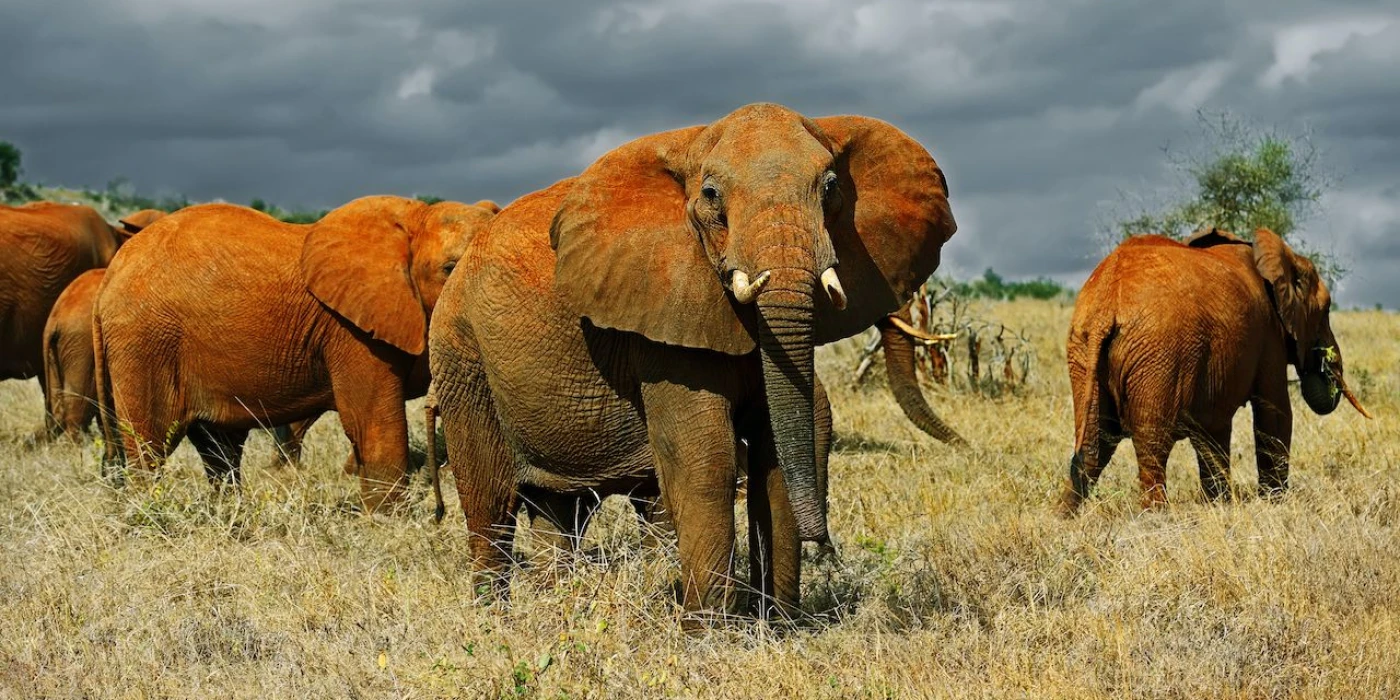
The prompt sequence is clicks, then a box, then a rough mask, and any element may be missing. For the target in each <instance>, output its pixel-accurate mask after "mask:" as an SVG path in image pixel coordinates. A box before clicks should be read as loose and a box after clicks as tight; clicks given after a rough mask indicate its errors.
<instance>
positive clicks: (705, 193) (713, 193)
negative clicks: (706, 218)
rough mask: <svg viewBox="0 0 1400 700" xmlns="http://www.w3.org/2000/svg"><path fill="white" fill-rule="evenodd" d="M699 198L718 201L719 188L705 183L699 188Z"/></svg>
mask: <svg viewBox="0 0 1400 700" xmlns="http://www.w3.org/2000/svg"><path fill="white" fill-rule="evenodd" d="M700 196H702V197H704V198H705V199H708V200H710V201H712V202H713V201H714V200H716V199H719V188H718V187H715V186H714V185H713V184H710V183H708V182H707V183H705V184H704V185H703V186H702V187H701V188H700Z"/></svg>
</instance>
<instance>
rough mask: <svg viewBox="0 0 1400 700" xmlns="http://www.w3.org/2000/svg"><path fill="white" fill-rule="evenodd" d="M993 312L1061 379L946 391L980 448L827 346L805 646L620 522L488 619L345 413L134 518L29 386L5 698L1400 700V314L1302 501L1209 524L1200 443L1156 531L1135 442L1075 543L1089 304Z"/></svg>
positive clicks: (1332, 422)
mask: <svg viewBox="0 0 1400 700" xmlns="http://www.w3.org/2000/svg"><path fill="white" fill-rule="evenodd" d="M981 312H982V313H983V314H984V315H989V316H994V317H997V318H999V319H1002V320H1004V321H1005V322H1006V323H1007V324H1008V325H1011V326H1013V327H1017V328H1025V329H1026V330H1028V331H1029V333H1030V334H1031V336H1032V337H1033V338H1034V339H1035V340H1036V343H1037V356H1038V364H1037V366H1036V370H1035V372H1034V374H1033V375H1032V377H1031V381H1030V384H1029V385H1028V387H1027V388H1026V389H1025V391H1024V392H1022V395H1020V396H1007V397H1004V398H999V399H987V398H979V397H973V396H967V395H960V394H954V393H950V392H947V391H941V390H938V391H932V392H931V398H932V400H933V401H934V403H935V405H936V406H937V407H938V408H939V409H940V410H941V412H942V414H943V415H944V417H945V418H946V419H947V420H948V421H949V422H950V423H951V424H952V425H953V426H955V427H956V428H957V429H958V430H960V431H961V432H962V433H963V434H964V435H966V436H967V437H968V438H969V439H970V440H972V441H973V442H974V443H975V445H976V448H975V449H974V450H972V451H970V452H966V453H958V452H955V451H953V450H950V449H948V448H947V447H944V446H943V445H940V444H938V443H935V442H934V441H932V440H931V439H929V438H927V437H925V436H923V435H922V434H921V433H918V432H917V431H916V430H915V429H914V428H913V427H912V426H911V425H909V424H908V423H907V422H906V421H905V419H904V417H903V415H902V414H900V412H899V409H898V408H897V407H896V406H895V404H894V401H893V399H892V398H891V397H890V395H889V393H888V391H886V390H885V387H884V379H883V374H882V373H880V372H877V373H876V374H875V375H874V376H873V377H872V378H871V380H870V381H868V382H867V383H866V385H865V386H864V387H862V388H860V389H853V388H852V384H851V378H852V376H853V373H854V372H853V370H854V365H855V362H856V356H857V354H858V349H859V342H860V341H857V340H851V341H846V342H845V343H842V344H839V345H837V346H834V347H830V348H825V349H823V350H822V351H821V352H820V353H819V368H820V371H821V375H822V377H823V379H824V381H825V382H826V383H827V385H828V386H829V387H830V388H831V394H832V403H833V404H834V408H835V413H836V421H837V430H838V435H839V440H838V444H837V448H836V451H835V453H834V455H833V461H832V493H831V518H832V531H833V534H834V536H835V537H836V539H837V542H838V546H839V548H840V556H839V559H838V560H836V561H825V562H815V561H809V562H808V563H807V565H806V566H805V567H804V607H805V609H806V611H807V612H808V613H809V614H810V618H809V619H807V620H804V621H803V622H802V623H801V624H798V625H796V626H779V625H772V626H770V625H766V624H761V623H756V622H753V621H742V622H736V623H732V624H724V625H720V626H717V627H716V628H714V629H712V630H710V631H707V632H704V633H700V634H697V635H687V634H684V633H682V632H681V631H680V629H679V625H678V623H677V620H678V617H679V616H678V613H677V610H676V608H675V605H674V603H673V602H672V601H673V597H672V595H673V594H672V592H671V582H672V581H673V579H674V578H675V577H676V576H677V574H678V566H677V561H676V554H675V550H674V547H673V546H669V545H663V546H661V547H660V548H646V547H642V546H640V544H639V532H638V529H637V526H636V524H635V521H634V520H633V519H632V518H631V516H630V514H629V513H628V512H627V511H625V510H624V509H623V507H622V505H621V504H618V503H611V502H610V503H609V506H608V508H606V509H605V511H604V513H603V516H602V517H601V519H600V521H599V522H597V523H595V525H594V527H593V528H592V529H591V530H590V533H589V536H588V539H587V542H586V545H585V547H584V550H585V551H584V553H583V554H581V555H577V556H576V555H574V554H572V553H563V552H558V551H555V550H550V549H547V548H543V547H541V546H538V544H539V542H540V541H539V540H537V539H535V538H533V537H531V536H530V535H528V534H522V535H521V537H520V539H519V540H518V549H519V550H520V552H521V553H522V556H523V558H524V559H525V562H524V564H523V567H522V568H521V569H519V570H518V571H517V575H516V577H515V579H514V584H513V591H512V600H511V602H510V603H509V605H507V606H502V605H494V606H486V605H483V604H482V603H480V602H478V601H477V599H476V597H475V595H474V592H473V591H472V589H471V586H470V585H469V584H468V580H469V579H468V576H467V574H468V568H467V562H466V554H465V553H466V546H465V543H466V538H465V534H464V532H463V530H464V525H463V522H462V518H461V512H460V510H457V509H456V508H455V504H453V505H452V506H451V507H449V511H448V513H449V519H448V520H447V521H446V522H445V523H444V524H443V525H442V526H438V525H435V524H434V523H433V521H432V518H431V509H432V505H431V499H430V498H429V497H428V494H427V489H426V486H425V485H424V483H423V479H422V477H421V476H419V477H415V482H414V488H415V492H414V498H415V505H414V506H413V507H412V509H411V510H410V511H409V513H408V514H407V515H406V516H402V517H374V518H366V517H363V516H360V515H357V514H355V512H354V510H353V508H352V504H353V502H354V499H355V493H356V486H355V484H354V482H353V481H352V480H351V478H350V477H347V476H346V475H344V474H343V473H342V472H341V469H340V465H341V463H342V460H343V459H344V457H345V454H346V452H347V451H348V449H349V447H348V443H346V441H345V439H344V437H343V435H342V434H341V433H340V431H339V428H338V426H337V425H335V423H334V421H332V420H327V421H324V423H323V424H321V425H318V426H317V427H316V429H315V430H314V431H313V433H312V436H311V439H310V440H309V442H308V448H307V464H306V465H305V466H304V467H302V468H301V469H300V470H294V469H269V468H266V467H265V463H266V462H267V461H268V460H269V459H270V457H271V452H270V450H271V447H270V441H269V440H268V438H267V436H266V435H264V434H259V435H256V436H255V437H254V438H253V440H251V441H250V445H249V452H248V455H247V458H246V460H245V470H244V471H245V476H246V489H245V491H244V492H243V494H242V495H241V496H238V497H231V496H230V497H216V496H214V495H213V494H212V492H211V489H210V488H209V487H208V485H207V484H206V482H205V481H204V477H203V474H202V471H201V470H200V468H199V465H198V461H197V458H196V457H195V455H194V452H193V450H192V449H190V448H189V447H188V446H185V447H182V448H181V449H180V451H179V452H178V453H177V456H176V458H175V459H173V460H172V463H171V466H170V469H169V472H168V473H167V475H166V477H165V478H164V479H162V480H161V481H160V482H159V485H158V486H157V487H155V488H154V489H150V490H140V489H128V490H125V491H114V490H112V489H111V488H109V487H107V486H105V485H104V484H103V483H102V481H101V480H100V479H99V477H98V469H97V465H96V461H95V454H96V446H95V445H94V444H92V443H91V442H89V443H88V444H85V445H82V446H73V445H69V444H66V443H55V444H52V445H46V446H40V447H28V446H26V445H25V444H23V438H24V436H26V435H27V434H28V433H30V432H31V431H33V430H34V428H35V427H37V426H38V425H39V424H40V421H41V413H40V400H39V393H38V386H37V384H36V383H34V382H32V381H31V382H7V383H4V384H0V601H3V606H0V697H5V698H11V697H13V698H38V697H59V698H70V697H86V698H166V697H169V698H186V697H206V696H207V697H240V698H269V697H363V698H379V697H406V698H434V697H463V698H498V697H500V698H511V697H530V698H618V697H623V698H631V697H636V698H652V697H698V698H748V697H814V698H906V697H909V698H919V697H958V698H967V697H974V698H975V697H995V698H1001V697H1035V698H1055V697H1064V698H1093V697H1229V698H1256V697H1258V698H1278V697H1313V698H1363V697H1364V698H1386V697H1389V698H1394V697H1400V472H1397V466H1400V316H1396V315H1394V314H1386V313H1382V312H1345V313H1336V314H1334V316H1333V320H1334V327H1335V329H1336V331H1337V335H1338V337H1339V339H1340V342H1341V344H1342V349H1343V352H1344V354H1345V357H1346V360H1347V366H1348V370H1349V371H1348V376H1349V378H1350V381H1351V384H1352V387H1353V388H1354V389H1355V390H1356V391H1357V393H1358V394H1359V395H1360V397H1361V399H1362V400H1363V401H1364V402H1365V403H1366V404H1367V405H1368V407H1369V408H1370V409H1371V411H1372V412H1373V413H1374V414H1375V415H1376V419H1375V420H1373V421H1366V420H1364V419H1363V418H1361V417H1360V416H1359V415H1357V414H1356V413H1355V412H1354V411H1352V410H1351V409H1350V408H1349V407H1348V406H1347V405H1346V404H1345V403H1344V404H1343V405H1342V406H1341V407H1340V408H1338V410H1337V411H1336V412H1335V413H1334V414H1333V415H1331V416H1328V417H1326V418H1321V417H1318V416H1315V415H1313V414H1311V413H1309V412H1308V411H1307V410H1306V408H1305V407H1304V406H1303V404H1302V403H1301V401H1300V400H1297V399H1296V398H1295V402H1294V407H1295V409H1294V410H1295V412H1296V422H1295V438H1294V468H1293V487H1294V488H1293V491H1292V492H1291V493H1290V495H1289V496H1288V497H1286V498H1285V499H1284V500H1283V501H1281V502H1279V503H1266V502H1260V501H1257V500H1255V499H1253V498H1252V497H1246V498H1245V499H1244V500H1243V502H1237V503H1235V504H1233V505H1227V506H1212V505H1207V504H1205V503H1203V502H1202V500H1201V497H1200V495H1199V484H1198V480H1197V477H1196V473H1195V472H1196V469H1195V461H1194V456H1193V454H1192V453H1191V451H1190V449H1189V446H1188V445H1186V444H1184V443H1183V444H1180V445H1178V447H1177V450H1176V452H1175V454H1174V456H1173V460H1172V465H1171V471H1170V475H1169V481H1168V488H1169V493H1170V496H1171V497H1172V499H1173V501H1174V505H1173V506H1172V507H1171V508H1170V509H1168V510H1167V511H1165V512H1161V513H1153V514H1147V515H1143V514H1139V513H1137V512H1136V510H1135V504H1136V502H1137V491H1136V470H1135V467H1134V465H1133V460H1132V456H1131V453H1132V451H1131V449H1126V445H1125V449H1121V450H1119V454H1118V457H1117V458H1116V459H1115V461H1114V462H1113V464H1111V465H1110V466H1109V468H1108V470H1107V472H1106V474H1105V481H1104V483H1103V486H1102V488H1101V490H1100V492H1099V496H1098V498H1097V499H1095V500H1094V501H1091V502H1090V504H1089V505H1088V508H1087V510H1086V512H1085V514H1084V515H1083V516H1081V517H1080V518H1078V519H1076V520H1073V521H1062V520H1059V519H1057V518H1055V517H1054V516H1053V515H1052V513H1051V508H1050V505H1051V503H1052V499H1053V496H1054V494H1055V493H1056V492H1057V490H1058V488H1059V485H1060V480H1061V479H1062V478H1063V476H1064V473H1065V470H1066V465H1067V460H1068V457H1069V451H1070V443H1071V438H1072V434H1071V433H1072V431H1071V423H1072V415H1071V409H1070V394H1069V386H1068V380H1067V378H1066V376H1065V369H1064V337H1065V334H1066V330H1067V324H1068V322H1069V317H1070V307H1069V306H1068V304H1065V303H1057V302H1012V303H1004V304H986V305H984V306H983V308H982V309H981ZM416 405H417V404H416V403H415V404H414V406H415V410H414V411H413V413H412V414H411V415H412V416H414V417H415V423H417V420H416V416H418V415H420V412H419V411H417V410H416ZM1248 421H1249V414H1248V410H1247V409H1246V410H1243V411H1241V412H1240V414H1239V416H1238V418H1237V424H1236V431H1235V441H1234V447H1233V451H1234V467H1235V470H1234V479H1235V481H1236V483H1237V484H1238V485H1240V486H1241V487H1243V488H1246V489H1247V491H1246V493H1248V492H1250V491H1248V489H1252V487H1253V484H1254V479H1255V475H1254V462H1253V456H1252V439H1251V436H1250V434H1249V431H1248V427H1247V426H1248V424H1249V422H1248ZM415 428H416V429H417V430H419V431H420V432H421V430H422V429H421V426H415ZM416 439H418V440H421V437H419V438H416ZM448 493H449V494H450V493H452V491H451V489H450V488H449V489H448ZM742 511H743V509H742V507H739V512H740V513H741V514H742ZM741 531H742V529H741ZM740 561H741V562H743V561H745V559H744V558H743V557H742V556H741V557H740Z"/></svg>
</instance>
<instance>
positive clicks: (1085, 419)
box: [1070, 313, 1118, 455]
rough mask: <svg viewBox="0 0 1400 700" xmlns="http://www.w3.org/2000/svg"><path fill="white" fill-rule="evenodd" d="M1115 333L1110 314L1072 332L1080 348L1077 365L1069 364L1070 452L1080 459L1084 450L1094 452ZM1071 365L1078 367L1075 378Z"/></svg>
mask: <svg viewBox="0 0 1400 700" xmlns="http://www.w3.org/2000/svg"><path fill="white" fill-rule="evenodd" d="M1117 331H1118V326H1117V321H1116V319H1115V318H1114V315H1113V314H1111V313H1110V314H1103V315H1101V316H1099V317H1098V318H1096V319H1095V320H1094V321H1093V322H1092V323H1091V325H1090V327H1089V328H1087V329H1085V330H1083V331H1082V332H1081V331H1080V330H1079V329H1075V330H1074V331H1072V332H1074V333H1076V334H1080V338H1079V339H1078V343H1077V344H1081V345H1082V347H1081V351H1080V352H1079V353H1078V355H1079V358H1080V362H1079V363H1074V362H1073V361H1072V362H1071V376H1070V379H1071V382H1072V383H1073V384H1074V386H1073V388H1074V390H1075V391H1074V403H1075V406H1074V452H1075V454H1077V455H1082V454H1083V452H1084V450H1091V449H1098V444H1099V414H1100V412H1101V410H1102V406H1103V392H1104V388H1105V387H1106V386H1107V378H1106V376H1105V373H1106V372H1107V369H1108V350H1109V347H1110V344H1111V343H1112V341H1113V337H1114V336H1115V335H1116V334H1117ZM1071 352H1073V351H1072V350H1071ZM1075 364H1079V365H1080V367H1079V368H1078V369H1079V372H1078V375H1079V376H1075V374H1076V372H1075V371H1074V370H1075V367H1074V365H1075Z"/></svg>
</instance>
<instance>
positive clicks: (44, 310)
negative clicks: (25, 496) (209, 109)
mask: <svg viewBox="0 0 1400 700" xmlns="http://www.w3.org/2000/svg"><path fill="white" fill-rule="evenodd" d="M147 213H148V212H138V216H133V217H128V218H127V219H126V220H125V221H124V222H123V224H122V226H121V227H113V226H112V225H110V224H108V223H107V221H106V220H105V219H103V218H102V216H101V215H100V214H98V213H97V212H96V211H94V210H93V209H92V208H91V207H85V206H79V205H72V204H58V203H55V202H33V203H30V204H26V205H24V206H19V207H9V206H3V205H0V380H5V379H29V378H31V377H38V378H39V388H40V389H41V390H42V392H43V395H44V404H45V407H46V408H47V407H48V406H49V405H50V404H51V401H52V397H51V396H50V386H49V381H48V377H46V376H45V374H44V340H43V338H44V324H45V322H46V321H47V320H48V318H49V312H50V311H51V310H52V309H53V306H54V302H56V301H57V300H58V297H59V295H60V294H62V293H63V290H64V289H66V288H67V287H68V285H69V284H71V283H72V282H73V280H75V279H77V277H78V276H79V275H81V274H83V273H84V272H87V271H88V270H93V269H96V268H101V267H106V266H107V263H109V262H110V261H111V260H112V256H113V255H115V254H116V252H117V249H118V248H119V247H120V246H121V245H122V243H124V242H125V241H126V240H127V238H129V237H130V236H131V234H132V233H134V232H135V231H136V230H139V229H140V228H141V225H143V223H144V222H145V215H146V214H147ZM45 416H46V418H45V428H44V430H43V433H51V432H53V431H54V430H55V429H56V426H55V425H54V423H53V420H52V417H51V415H50V413H49V412H48V411H47V410H45ZM43 433H41V434H43Z"/></svg>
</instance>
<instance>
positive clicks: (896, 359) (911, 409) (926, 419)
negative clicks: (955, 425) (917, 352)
mask: <svg viewBox="0 0 1400 700" xmlns="http://www.w3.org/2000/svg"><path fill="white" fill-rule="evenodd" d="M879 326H880V342H881V343H882V344H883V345H884V346H885V374H887V375H888V378H889V382H890V391H891V392H893V393H894V400H895V401H896V402H897V403H898V404H899V407H900V408H901V409H903V411H904V415H905V416H906V417H908V418H909V422H911V423H913V424H914V425H915V426H916V427H918V429H919V430H922V431H924V432H925V433H927V434H928V435H929V436H930V437H932V438H933V439H935V440H938V441H939V442H943V443H946V444H949V445H953V446H955V447H966V446H967V440H965V439H963V436H961V435H959V434H958V432H957V431H956V430H953V429H952V428H950V427H948V424H947V423H944V422H943V419H942V418H939V417H938V414H937V413H934V411H933V407H931V406H929V405H928V400H927V399H925V398H924V393H923V391H921V390H920V389H919V379H918V375H916V374H915V370H914V340H913V339H912V338H910V337H909V336H908V335H907V334H905V333H904V332H903V331H901V330H900V329H899V328H898V327H897V326H895V325H894V324H893V323H891V322H889V321H888V320H882V321H881V322H880V324H879Z"/></svg>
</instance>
